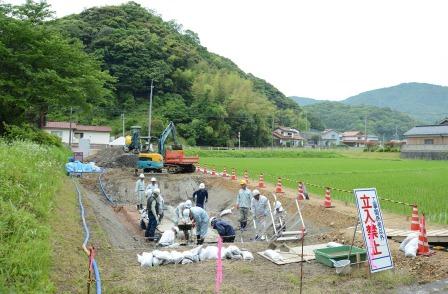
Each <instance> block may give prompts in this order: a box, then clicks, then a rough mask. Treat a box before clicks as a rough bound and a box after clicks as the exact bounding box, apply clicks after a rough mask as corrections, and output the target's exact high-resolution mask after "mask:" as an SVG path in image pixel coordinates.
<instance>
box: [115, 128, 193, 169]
mask: <svg viewBox="0 0 448 294" xmlns="http://www.w3.org/2000/svg"><path fill="white" fill-rule="evenodd" d="M140 131H141V127H140V126H132V127H131V136H126V138H125V147H124V150H125V152H130V151H132V152H134V153H135V154H138V161H137V167H136V172H138V171H139V170H142V171H143V172H146V173H148V172H157V173H164V172H167V173H192V172H194V171H195V170H196V167H195V164H196V163H198V162H199V157H198V156H185V153H184V151H183V149H182V145H181V144H179V143H178V141H177V136H176V127H175V126H174V123H173V122H170V123H169V124H168V126H167V127H166V128H165V130H164V131H163V132H162V134H161V135H160V137H159V138H158V144H157V145H158V150H157V152H153V151H152V150H151V149H152V148H151V147H152V145H151V138H149V137H141V136H140ZM170 135H172V138H173V145H171V148H166V147H165V145H166V141H167V139H168V137H169V136H170Z"/></svg>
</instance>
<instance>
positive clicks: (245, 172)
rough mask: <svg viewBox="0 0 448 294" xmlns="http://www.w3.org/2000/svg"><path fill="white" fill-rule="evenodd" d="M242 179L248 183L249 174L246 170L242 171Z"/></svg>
mask: <svg viewBox="0 0 448 294" xmlns="http://www.w3.org/2000/svg"><path fill="white" fill-rule="evenodd" d="M244 180H245V181H246V184H249V175H248V174H247V170H245V171H244Z"/></svg>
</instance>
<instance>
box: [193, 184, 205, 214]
mask: <svg viewBox="0 0 448 294" xmlns="http://www.w3.org/2000/svg"><path fill="white" fill-rule="evenodd" d="M193 200H194V201H195V203H196V206H199V207H200V208H203V209H204V210H205V203H207V202H208V192H207V190H205V184H204V183H200V184H199V190H196V191H195V192H194V193H193Z"/></svg>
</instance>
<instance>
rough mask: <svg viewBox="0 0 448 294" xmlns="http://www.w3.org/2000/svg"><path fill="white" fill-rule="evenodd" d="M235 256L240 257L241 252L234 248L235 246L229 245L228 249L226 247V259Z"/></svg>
mask: <svg viewBox="0 0 448 294" xmlns="http://www.w3.org/2000/svg"><path fill="white" fill-rule="evenodd" d="M235 255H241V250H240V249H239V248H238V247H236V246H235V245H230V246H229V247H227V249H226V257H227V258H232V256H235Z"/></svg>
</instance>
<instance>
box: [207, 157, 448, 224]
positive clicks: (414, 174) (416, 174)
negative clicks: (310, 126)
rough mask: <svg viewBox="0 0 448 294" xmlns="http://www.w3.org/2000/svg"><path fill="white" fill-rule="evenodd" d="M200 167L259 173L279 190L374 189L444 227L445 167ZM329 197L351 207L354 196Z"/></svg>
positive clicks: (401, 209) (305, 163)
mask: <svg viewBox="0 0 448 294" xmlns="http://www.w3.org/2000/svg"><path fill="white" fill-rule="evenodd" d="M200 163H201V166H202V165H204V164H207V167H208V168H209V169H210V168H212V167H216V168H217V169H218V170H219V171H222V169H223V167H227V171H228V172H231V168H236V169H237V172H238V175H239V176H241V175H242V173H243V172H244V170H247V171H248V172H249V175H250V177H251V178H252V179H253V180H252V181H257V179H258V176H259V174H260V173H263V174H264V175H265V180H266V181H268V182H271V183H275V182H276V180H277V177H282V178H283V184H284V185H286V186H287V187H290V188H297V181H299V180H300V181H305V182H309V183H313V184H317V185H320V186H330V187H335V188H341V189H345V190H352V189H354V188H370V187H375V188H377V191H378V194H379V196H380V197H381V196H382V197H384V198H389V199H393V200H397V201H403V202H407V203H410V204H414V203H415V204H417V205H418V206H419V210H420V211H422V212H425V214H426V216H427V218H428V219H429V220H430V221H432V222H437V223H443V224H447V223H448V205H446V203H447V201H446V199H448V190H447V183H448V181H447V179H448V164H447V163H446V162H445V161H424V160H400V159H396V158H394V159H390V158H389V159H381V158H372V159H369V158H349V157H344V158H279V157H269V156H266V157H265V158H222V157H221V158H220V157H201V158H200ZM307 188H308V190H310V191H311V192H312V193H315V194H317V195H324V189H323V188H321V187H313V186H310V185H308V186H307ZM332 196H333V197H334V198H336V199H340V200H343V201H347V202H352V203H353V202H354V198H353V195H352V193H346V192H338V191H333V193H332ZM381 207H382V208H383V209H386V210H389V211H393V212H397V213H401V214H404V215H410V214H411V209H410V207H408V206H403V205H399V204H394V203H391V202H387V201H382V202H381Z"/></svg>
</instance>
